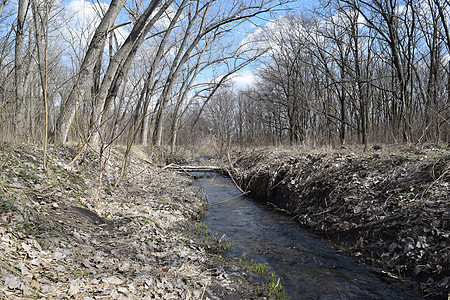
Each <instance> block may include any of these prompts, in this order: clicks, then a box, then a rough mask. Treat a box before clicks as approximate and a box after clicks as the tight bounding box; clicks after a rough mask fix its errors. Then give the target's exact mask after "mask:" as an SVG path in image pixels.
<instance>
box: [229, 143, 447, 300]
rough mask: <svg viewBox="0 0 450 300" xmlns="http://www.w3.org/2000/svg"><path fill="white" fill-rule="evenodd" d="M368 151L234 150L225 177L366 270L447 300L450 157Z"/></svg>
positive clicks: (435, 151) (435, 152)
mask: <svg viewBox="0 0 450 300" xmlns="http://www.w3.org/2000/svg"><path fill="white" fill-rule="evenodd" d="M374 148H375V149H377V150H375V149H374ZM374 148H372V149H371V151H367V152H362V151H354V152H352V150H349V149H339V150H334V151H327V152H320V151H304V152H302V150H299V149H291V150H279V149H260V150H248V151H247V150H245V151H243V150H241V151H237V152H234V153H233V154H232V155H231V157H233V159H232V161H231V167H230V173H232V174H233V177H234V178H235V181H236V182H237V183H238V184H239V185H240V187H241V188H242V189H243V190H244V191H246V192H250V195H251V196H252V197H254V198H257V199H260V200H263V201H267V202H269V203H271V204H272V205H274V206H275V207H276V208H278V209H280V210H283V211H285V212H287V213H289V214H291V215H292V216H293V217H292V218H293V219H295V220H297V221H298V222H299V223H300V224H301V226H303V227H306V228H309V229H310V230H312V231H315V232H317V233H320V234H322V235H323V236H324V237H326V238H328V239H329V240H331V241H332V242H334V243H335V244H337V245H339V246H341V247H342V249H344V250H345V251H346V252H347V253H348V254H350V255H352V256H354V257H356V258H358V259H359V260H361V261H364V262H365V263H367V264H368V265H369V266H371V268H372V270H373V271H374V272H378V273H380V274H385V275H386V276H390V277H393V278H398V279H400V280H403V281H406V282H410V283H413V284H414V285H415V286H420V288H421V290H422V292H423V295H424V297H426V298H435V299H447V297H449V292H450V240H449V233H450V205H449V203H450V199H449V198H450V151H449V150H448V149H445V148H439V147H434V148H433V147H431V148H428V149H426V148H424V149H417V148H413V147H410V148H403V149H402V148H398V147H397V148H395V149H391V148H389V147H380V146H377V147H374ZM383 148H384V149H383ZM417 283H418V284H417Z"/></svg>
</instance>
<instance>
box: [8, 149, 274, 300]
mask: <svg viewBox="0 0 450 300" xmlns="http://www.w3.org/2000/svg"><path fill="white" fill-rule="evenodd" d="M79 150H80V147H77V146H54V147H51V149H50V152H49V155H48V158H49V165H50V168H49V170H48V172H45V171H44V169H43V167H42V157H43V151H42V149H39V148H37V147H35V146H30V145H24V144H6V143H2V144H0V158H1V161H0V299H2V298H3V299H85V300H89V299H264V298H269V293H270V292H271V290H270V274H269V273H268V272H267V273H264V274H262V273H257V272H254V271H252V270H253V268H252V264H251V262H248V261H245V260H233V259H228V258H225V257H224V256H223V255H222V254H223V253H224V251H225V250H226V248H227V247H229V246H230V245H229V244H223V242H221V241H219V240H218V239H217V238H215V236H214V235H213V234H211V233H210V231H209V230H208V229H206V228H205V227H204V226H203V225H202V224H201V223H199V222H198V218H199V217H200V215H201V213H202V212H203V211H204V210H205V208H206V203H205V202H204V201H203V200H202V197H201V196H200V194H199V193H198V190H195V189H194V188H193V187H191V186H190V185H191V183H192V181H191V179H190V178H189V177H187V176H186V175H184V176H181V175H178V174H176V173H174V172H171V171H168V170H166V169H164V168H162V167H161V166H158V162H157V161H154V160H152V159H151V157H150V156H149V155H148V153H144V151H139V149H135V150H134V151H133V153H132V155H131V157H130V159H129V164H128V168H127V172H126V173H125V176H124V177H123V178H122V180H121V181H120V183H119V185H118V186H115V181H116V179H117V178H118V177H119V174H120V166H121V164H122V161H123V154H124V149H120V148H117V147H116V148H114V149H113V150H107V151H105V152H104V155H103V156H102V157H100V156H99V155H98V153H97V152H96V151H94V150H93V149H88V150H84V151H82V152H81V156H79V157H78V158H77V159H76V160H75V162H73V161H72V159H73V158H74V157H77V154H78V151H79ZM100 170H103V171H102V172H101V173H102V176H100ZM99 178H101V179H102V184H101V185H100V189H99V190H98V189H97V188H98V186H99V185H98V183H99ZM97 191H99V197H95V195H96V194H97Z"/></svg>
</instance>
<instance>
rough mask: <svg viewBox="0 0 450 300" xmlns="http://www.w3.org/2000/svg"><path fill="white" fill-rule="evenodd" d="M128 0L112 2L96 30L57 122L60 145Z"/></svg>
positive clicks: (87, 90)
mask: <svg viewBox="0 0 450 300" xmlns="http://www.w3.org/2000/svg"><path fill="white" fill-rule="evenodd" d="M125 2H126V0H112V1H111V4H110V5H109V8H108V10H107V11H106V13H105V15H104V16H103V18H102V20H101V21H100V24H99V25H98V27H97V29H96V30H95V33H94V36H93V37H92V40H91V42H90V44H89V48H88V50H87V52H86V55H85V56H84V60H83V63H82V64H81V67H80V71H79V72H78V74H77V77H76V80H75V83H74V85H73V87H72V89H71V91H70V93H69V96H68V97H67V99H66V100H65V101H64V103H63V105H62V107H61V111H60V113H59V116H58V119H57V120H56V125H55V132H53V133H52V136H53V139H54V141H55V142H58V143H65V142H66V140H67V137H68V135H69V130H70V126H71V125H72V122H73V120H74V117H75V112H76V109H77V106H78V103H79V101H80V100H83V98H84V96H85V95H87V93H88V92H89V87H90V84H91V78H92V72H93V70H94V67H95V64H96V62H97V58H98V55H99V52H101V51H103V49H104V47H105V42H106V39H107V37H108V32H109V30H110V29H111V28H112V26H113V24H114V22H115V20H116V18H117V15H118V14H119V12H120V10H121V9H122V7H123V5H124V4H125Z"/></svg>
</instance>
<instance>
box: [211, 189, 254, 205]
mask: <svg viewBox="0 0 450 300" xmlns="http://www.w3.org/2000/svg"><path fill="white" fill-rule="evenodd" d="M248 193H249V192H244V193H241V194H239V195H236V196H233V197H231V198H228V199H226V200H223V201H220V202H216V203H213V204H211V206H212V205H216V204H221V203H225V202H228V201H231V200H233V199H236V198H238V197H241V196H245V195H247V194H248Z"/></svg>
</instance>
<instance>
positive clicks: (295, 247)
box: [193, 172, 420, 299]
mask: <svg viewBox="0 0 450 300" xmlns="http://www.w3.org/2000/svg"><path fill="white" fill-rule="evenodd" d="M193 174H195V175H197V176H199V177H200V178H199V179H198V180H196V181H195V184H194V185H195V186H197V187H202V188H203V189H204V190H205V193H206V195H207V197H208V201H209V203H210V206H209V208H208V211H207V212H206V214H205V215H204V217H203V222H205V223H206V224H207V225H208V227H209V228H210V229H211V230H212V231H217V232H218V233H219V236H221V235H223V234H225V235H226V237H227V238H228V239H229V240H230V241H231V242H232V243H233V244H234V248H233V250H232V252H231V253H230V255H232V256H236V257H241V256H243V255H245V257H247V258H250V259H254V260H255V261H258V262H265V263H267V264H268V265H270V266H271V267H272V268H273V269H274V270H275V271H276V272H277V273H278V274H279V275H280V276H282V278H283V281H284V286H285V288H286V291H287V293H288V295H289V297H290V298H291V299H420V295H419V294H418V293H416V292H414V291H410V290H407V289H405V288H403V287H400V286H398V285H392V284H389V283H387V282H385V281H382V280H381V279H380V278H379V277H377V276H375V275H374V274H373V273H372V272H370V271H368V270H366V269H365V268H364V267H363V266H362V265H360V264H357V263H355V262H354V261H352V260H351V259H350V258H348V257H346V256H343V255H341V254H339V253H338V252H337V251H336V249H335V248H333V247H332V246H330V245H329V243H327V242H326V241H323V240H321V239H320V238H318V237H317V236H314V235H312V234H310V233H307V232H305V231H303V230H302V229H301V228H300V227H299V225H298V224H297V223H295V222H293V221H291V220H290V219H289V216H286V215H284V214H282V213H280V212H277V211H274V210H273V209H271V208H270V207H267V206H266V205H264V204H261V203H259V202H257V201H252V200H251V199H249V198H248V197H245V196H239V195H240V191H239V190H238V189H237V188H236V187H235V186H234V185H233V183H232V181H231V180H230V179H229V178H225V177H222V176H220V175H217V174H214V173H200V172H196V173H193Z"/></svg>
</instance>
